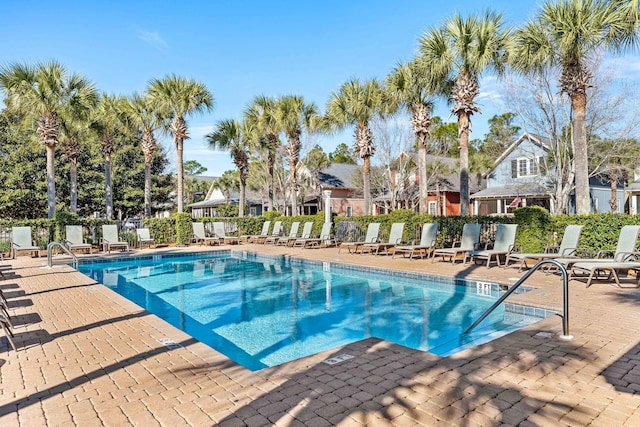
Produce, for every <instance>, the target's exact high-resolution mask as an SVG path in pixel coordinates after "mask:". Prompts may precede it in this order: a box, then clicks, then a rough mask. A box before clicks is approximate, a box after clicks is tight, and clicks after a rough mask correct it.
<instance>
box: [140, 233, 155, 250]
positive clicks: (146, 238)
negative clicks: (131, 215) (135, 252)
mask: <svg viewBox="0 0 640 427" xmlns="http://www.w3.org/2000/svg"><path fill="white" fill-rule="evenodd" d="M136 236H137V240H138V241H137V244H138V247H139V248H143V247H145V246H149V247H151V245H155V244H156V239H152V238H151V233H150V232H149V229H148V228H136Z"/></svg>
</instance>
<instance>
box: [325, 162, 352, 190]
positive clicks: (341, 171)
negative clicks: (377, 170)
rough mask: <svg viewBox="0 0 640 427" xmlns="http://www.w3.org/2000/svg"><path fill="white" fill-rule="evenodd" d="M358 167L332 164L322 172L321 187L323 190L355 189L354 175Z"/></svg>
mask: <svg viewBox="0 0 640 427" xmlns="http://www.w3.org/2000/svg"><path fill="white" fill-rule="evenodd" d="M358 169H360V166H358V165H348V164H345V163H332V164H331V165H329V166H328V167H326V168H324V169H323V170H322V171H320V185H321V186H322V187H323V188H354V185H353V174H354V172H355V171H356V170H358Z"/></svg>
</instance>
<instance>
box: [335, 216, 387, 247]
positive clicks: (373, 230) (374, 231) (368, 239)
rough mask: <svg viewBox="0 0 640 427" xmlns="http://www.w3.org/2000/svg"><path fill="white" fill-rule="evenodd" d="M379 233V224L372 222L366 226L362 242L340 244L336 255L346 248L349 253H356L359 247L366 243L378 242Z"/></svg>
mask: <svg viewBox="0 0 640 427" xmlns="http://www.w3.org/2000/svg"><path fill="white" fill-rule="evenodd" d="M379 232H380V223H379V222H372V223H370V224H369V225H368V226H367V234H366V235H365V236H364V240H363V241H360V242H342V243H341V244H340V246H338V253H340V251H341V250H342V248H347V250H348V251H349V253H352V252H358V249H359V248H360V246H362V245H364V244H366V243H376V242H378V233H379Z"/></svg>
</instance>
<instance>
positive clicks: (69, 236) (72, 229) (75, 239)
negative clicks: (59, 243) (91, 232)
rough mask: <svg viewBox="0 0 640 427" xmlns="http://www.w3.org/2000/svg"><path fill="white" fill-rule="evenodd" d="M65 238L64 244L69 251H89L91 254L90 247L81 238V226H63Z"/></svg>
mask: <svg viewBox="0 0 640 427" xmlns="http://www.w3.org/2000/svg"><path fill="white" fill-rule="evenodd" d="M65 234H66V238H65V239H64V243H65V245H66V246H67V248H69V250H70V251H74V250H76V249H77V250H81V251H89V253H91V245H90V244H88V243H85V242H84V239H83V238H82V226H81V225H67V226H65Z"/></svg>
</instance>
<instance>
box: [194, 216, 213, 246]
mask: <svg viewBox="0 0 640 427" xmlns="http://www.w3.org/2000/svg"><path fill="white" fill-rule="evenodd" d="M191 226H192V228H193V239H194V240H195V242H196V243H200V244H202V245H205V244H207V243H213V244H214V245H215V244H218V245H219V244H220V238H219V237H217V236H214V237H211V236H207V233H205V231H204V223H202V222H192V223H191Z"/></svg>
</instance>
